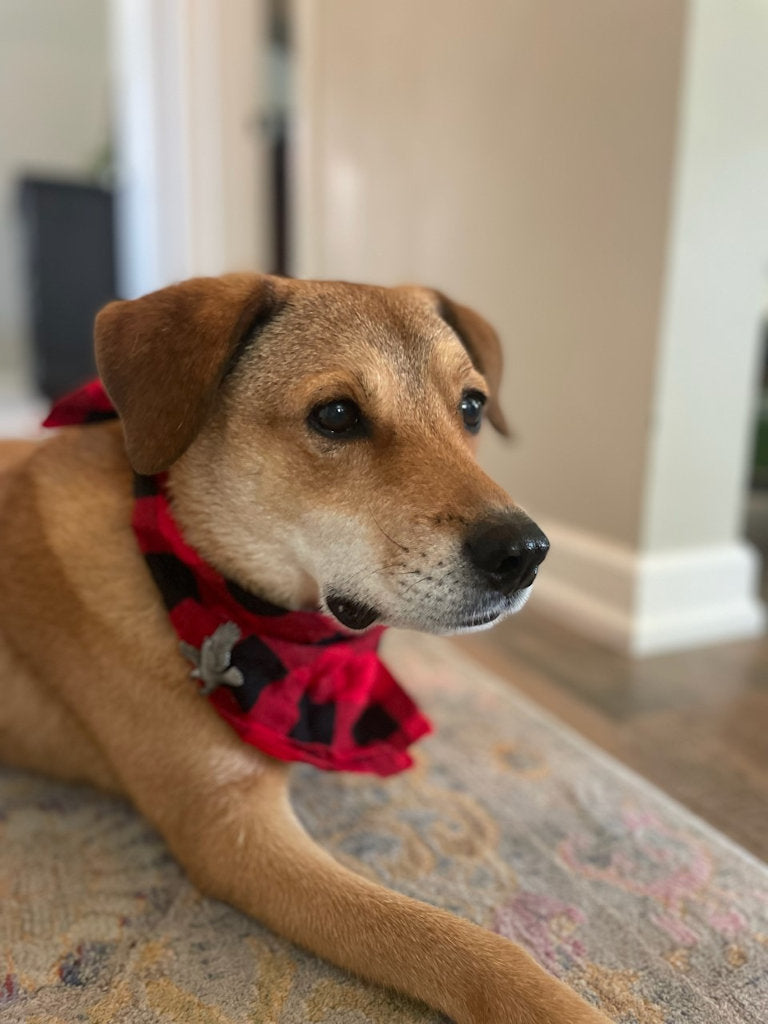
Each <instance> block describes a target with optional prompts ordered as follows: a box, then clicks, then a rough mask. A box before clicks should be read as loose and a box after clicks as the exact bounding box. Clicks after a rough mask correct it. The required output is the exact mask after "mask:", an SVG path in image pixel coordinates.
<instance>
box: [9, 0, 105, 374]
mask: <svg viewBox="0 0 768 1024" xmlns="http://www.w3.org/2000/svg"><path fill="white" fill-rule="evenodd" d="M108 110H109V98H108V65H107V29H106V0H66V2H60V0H2V3H0V373H3V372H6V373H9V372H13V373H18V372H19V369H20V367H21V364H22V363H23V353H22V347H21V342H22V339H23V338H24V337H25V335H26V296H25V295H24V293H23V278H22V262H21V259H22V256H21V249H20V244H21V239H20V236H19V230H18V226H19V225H18V209H17V197H16V192H15V188H14V186H15V180H16V178H17V176H18V175H19V173H21V172H23V171H30V170H31V171H36V172H39V173H42V174H54V175H55V174H61V175H64V176H67V175H70V176H71V175H82V174H87V173H88V172H90V171H91V170H92V168H93V166H94V164H95V162H96V160H97V159H98V158H99V156H100V155H102V153H103V148H104V147H105V146H106V145H107V143H108V142H109V134H108Z"/></svg>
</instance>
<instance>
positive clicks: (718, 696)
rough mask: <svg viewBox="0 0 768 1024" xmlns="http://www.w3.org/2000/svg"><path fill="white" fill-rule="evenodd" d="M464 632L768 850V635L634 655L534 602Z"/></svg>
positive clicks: (474, 648) (496, 664)
mask: <svg viewBox="0 0 768 1024" xmlns="http://www.w3.org/2000/svg"><path fill="white" fill-rule="evenodd" d="M766 511H767V512H768V502H766ZM766 522H768V516H767V517H766ZM766 536H767V537H768V532H767V533H766ZM764 582H765V583H768V573H766V575H765V580H764ZM763 592H764V595H768V588H766V587H765V586H764V588H763ZM454 642H455V643H457V644H459V645H460V646H461V647H462V649H463V650H464V651H466V652H467V653H469V654H471V655H473V656H474V657H475V658H477V659H479V660H480V661H482V662H484V663H485V664H486V665H488V667H490V668H492V669H493V670H494V671H495V672H496V673H497V674H498V675H501V676H502V677H503V678H506V679H509V681H510V682H511V683H513V684H514V685H515V686H516V687H517V688H518V689H519V690H521V691H522V692H524V693H526V694H527V695H528V696H530V697H531V698H533V699H534V700H535V701H537V702H538V703H539V704H541V705H542V706H543V707H546V708H547V709H548V710H550V711H552V712H553V713H554V714H556V715H557V716H558V717H559V718H561V719H562V720H563V721H565V722H567V723H569V724H570V725H571V726H573V727H574V728H575V729H577V730H578V731H579V732H581V733H582V734H583V735H584V736H586V737H587V738H588V739H590V740H592V741H593V742H594V743H596V744H597V745H598V746H600V747H602V748H603V749H604V750H607V751H608V752H609V753H611V754H613V755H614V756H615V757H616V758H617V759H618V760H620V761H623V762H624V763H625V764H627V765H629V766H630V767H631V768H633V769H635V771H637V772H639V773H640V774H641V775H643V776H645V777H646V778H647V779H649V780H650V781H651V782H653V783H654V784H655V785H657V786H659V788H660V789H663V790H665V791H666V792H667V793H669V794H670V795H671V796H673V797H675V798H676V799H677V800H679V801H680V802H681V803H683V804H685V805H686V806H688V807H689V808H690V809H691V810H693V811H695V812H696V813H697V814H699V815H700V816H701V817H702V818H705V819H706V820H707V821H709V822H710V823H711V824H713V825H714V826H715V827H716V828H718V829H720V831H722V832H724V833H725V834H726V835H729V836H730V837H731V838H732V839H734V840H735V841H736V842H737V843H739V844H741V845H742V846H744V847H746V848H747V849H748V850H750V851H751V852H752V853H754V854H756V855H757V856H759V857H761V858H762V859H763V860H768V637H763V638H760V639H758V640H753V641H748V642H741V643H731V644H720V645H717V646H713V647H708V648H701V649H698V650H695V651H687V652H684V653H677V654H668V655H663V656H658V657H652V658H644V659H642V660H633V659H630V658H626V657H623V656H621V655H619V654H615V653H613V652H611V651H608V650H606V649H604V648H602V647H599V646H598V645H597V644H594V643H592V642H591V641H589V640H585V639H584V638H583V637H580V636H577V635H576V634H574V633H571V632H569V631H568V630H566V629H563V628H562V627H561V626H558V625H556V624H554V623H552V622H550V621H549V620H547V619H544V618H542V617H541V616H539V615H537V613H536V611H535V604H534V607H533V608H526V609H524V610H523V612H521V613H520V614H519V615H518V616H515V617H514V618H512V619H509V620H507V621H506V622H504V623H502V624H501V625H500V626H498V627H497V628H496V629H495V630H492V631H490V632H488V633H480V634H477V635H475V636H470V637H461V638H458V639H456V640H455V641H454Z"/></svg>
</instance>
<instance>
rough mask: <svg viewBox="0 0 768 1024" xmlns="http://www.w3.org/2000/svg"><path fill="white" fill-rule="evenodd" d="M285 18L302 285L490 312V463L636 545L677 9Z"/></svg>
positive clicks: (444, 0)
mask: <svg viewBox="0 0 768 1024" xmlns="http://www.w3.org/2000/svg"><path fill="white" fill-rule="evenodd" d="M298 9H299V12H300V17H299V29H300V30H303V36H302V35H300V37H299V46H300V81H299V93H300V97H303V98H304V100H305V103H306V105H305V106H304V107H303V108H301V107H300V115H301V114H302V113H303V116H304V121H303V122H301V121H300V125H299V141H300V144H301V147H302V149H301V154H303V157H304V158H305V159H306V160H307V161H308V164H309V167H310V168H311V169H312V170H311V173H310V175H309V177H310V180H308V181H305V182H303V184H302V183H301V182H300V189H299V200H300V202H299V210H298V214H297V218H296V220H297V222H298V225H299V235H298V238H297V242H298V250H299V258H298V264H297V267H296V270H297V272H298V273H301V274H316V275H320V276H326V277H335V276H338V277H346V278H352V279H361V278H362V279H369V280H374V281H380V282H396V281H402V280H412V279H415V280H421V281H426V282H428V283H432V284H436V285H439V286H440V287H442V288H444V289H445V290H447V291H450V292H451V293H453V294H455V295H456V296H457V297H460V298H461V299H463V300H464V301H466V302H468V303H471V304H474V305H475V306H476V307H477V308H478V309H480V310H481V311H482V312H484V313H486V314H487V315H488V317H489V318H490V319H491V320H492V321H493V322H494V323H495V324H496V325H497V327H498V328H499V330H500V331H501V333H502V335H503V338H504V342H505V346H506V351H507V359H508V367H509V369H508V372H507V377H506V382H505V400H506V406H507V410H508V415H509V418H510V420H511V421H512V423H513V424H514V426H515V428H516V430H517V432H518V434H519V440H518V442H517V444H516V445H515V447H514V448H512V449H509V448H506V447H502V446H501V445H500V444H493V445H492V446H490V447H489V448H488V449H487V459H488V462H489V465H490V467H491V469H492V470H493V471H494V473H495V475H496V476H497V477H498V478H499V479H500V480H501V481H502V482H503V483H504V484H505V485H506V486H507V487H508V489H509V490H510V491H511V492H512V493H513V495H514V496H515V497H516V498H518V499H519V500H520V501H521V502H522V503H523V504H525V505H526V506H527V507H528V508H529V509H530V510H531V512H533V513H534V514H537V515H544V516H546V517H547V518H548V519H556V520H562V521H564V522H567V523H569V524H571V525H572V526H575V527H579V528H582V529H585V530H589V531H591V532H594V533H598V534H601V535H603V536H605V537H608V538H612V539H615V540H617V541H620V542H626V543H627V544H630V545H634V544H635V543H636V542H637V541H638V539H639V536H640V531H641V517H642V501H641V492H642V486H643V475H644V467H645V464H646V460H647V457H648V452H647V445H648V436H649V423H648V416H649V412H648V410H649V405H650V392H651V388H652V386H653V374H654V359H655V350H656V339H657V332H658V320H659V315H660V302H661V287H662V279H663V271H664V266H663V258H662V254H663V252H664V249H665V244H666V232H667V220H668V213H669V201H670V192H671V186H672V175H673V161H674V149H675V132H676V116H677V96H678V82H679V78H680V68H681V60H682V39H683V28H684V14H685V4H684V3H683V2H682V0H642V2H640V0H635V2H628V3H621V4H617V3H615V0H579V3H567V2H563V0H515V2H508V0H475V2H473V3H471V4H470V3H467V2H464V0H458V2H457V0H419V2H418V3H413V2H412V0H389V2H388V3H386V4H382V3H380V2H379V0H355V2H354V3H349V2H348V0H322V3H321V4H319V3H316V2H314V0H298ZM302 46H303V50H301V47H302ZM301 154H300V159H301Z"/></svg>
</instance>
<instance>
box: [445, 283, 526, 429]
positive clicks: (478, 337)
mask: <svg viewBox="0 0 768 1024" xmlns="http://www.w3.org/2000/svg"><path fill="white" fill-rule="evenodd" d="M435 295H436V297H437V311H438V313H439V314H440V316H441V317H442V318H443V320H445V322H446V323H447V324H448V326H449V327H450V328H451V329H452V330H453V331H454V332H455V333H456V334H457V335H458V336H459V340H460V341H461V343H462V345H463V346H464V348H465V349H466V350H467V352H468V353H469V358H470V359H471V360H472V364H473V366H474V367H475V369H476V370H478V371H479V372H480V373H482V375H483V376H484V377H485V379H486V381H487V382H488V389H489V391H490V395H489V398H488V419H489V420H490V421H491V423H492V424H493V426H494V427H495V428H496V429H497V430H498V432H499V433H500V434H503V435H504V437H509V427H508V426H507V421H506V419H505V418H504V413H503V412H502V411H501V406H500V405H499V386H500V384H501V364H502V355H501V342H500V341H499V336H498V334H497V333H496V331H495V330H494V329H493V327H491V325H490V324H489V323H488V321H487V320H484V319H483V317H481V316H480V315H479V314H478V313H475V311H474V310H472V309H470V308H469V307H468V306H462V305H461V304H460V303H458V302H454V301H453V300H452V299H449V298H448V296H447V295H443V294H442V292H438V291H436V292H435Z"/></svg>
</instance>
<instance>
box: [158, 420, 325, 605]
mask: <svg viewBox="0 0 768 1024" xmlns="http://www.w3.org/2000/svg"><path fill="white" fill-rule="evenodd" d="M206 449H207V446H206V444H205V442H204V440H203V441H202V442H201V443H199V444H196V445H193V447H192V448H191V449H190V450H189V451H188V452H186V453H185V455H184V456H183V458H181V459H180V460H179V461H178V462H177V463H176V464H175V465H174V466H172V467H171V469H170V471H169V473H168V494H169V497H170V501H171V507H172V509H173V515H174V518H175V519H176V521H177V522H178V524H179V526H180V527H181V529H182V531H183V533H184V536H185V538H186V539H187V541H188V543H189V544H191V545H192V547H194V548H195V549H196V550H197V551H199V552H200V554H201V555H202V557H203V558H205V560H206V561H207V562H209V563H210V564H211V565H212V566H214V568H216V569H217V570H218V571H219V572H221V573H222V574H223V575H224V576H227V577H228V578H229V579H233V580H235V581H236V582H237V583H239V584H240V586H241V587H243V588H244V589H245V590H248V591H249V592H250V593H252V594H256V595H257V596H258V597H261V598H263V599H264V600H265V601H269V602H270V603H271V604H276V605H279V606H280V607H282V608H286V609H288V610H290V611H316V610H317V609H318V607H319V604H320V599H319V594H318V589H317V584H316V583H315V581H314V579H313V578H312V577H311V575H310V574H309V573H308V572H307V571H306V569H305V568H304V566H303V565H302V564H301V562H300V560H299V557H298V556H297V551H296V545H295V541H294V539H293V538H292V537H291V536H290V535H289V534H288V533H287V532H283V533H280V532H279V530H278V528H277V527H278V526H279V525H280V523H279V520H278V521H277V523H276V522H275V516H274V512H267V511H265V509H267V508H268V500H267V499H268V495H265V496H264V499H263V500H264V504H263V506H260V507H257V508H254V509H253V510H252V513H251V514H252V530H251V531H249V533H248V536H247V537H246V536H244V535H243V533H242V531H237V530H235V529H232V528H231V524H230V523H229V522H228V521H227V519H226V517H225V516H224V515H223V514H222V512H221V510H220V509H219V507H218V505H217V502H216V498H215V495H216V494H217V493H218V492H219V491H220V490H221V489H223V488H225V487H226V486H227V482H226V478H225V476H226V475H225V473H224V472H222V471H221V468H220V467H219V466H218V464H217V463H216V462H215V461H214V462H211V461H208V459H207V450H206ZM206 475H207V478H208V479H209V480H210V484H211V486H210V488H209V489H208V490H207V491H206V493H202V492H201V490H200V487H199V483H198V482H199V481H200V480H201V479H205V478H206Z"/></svg>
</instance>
